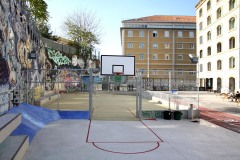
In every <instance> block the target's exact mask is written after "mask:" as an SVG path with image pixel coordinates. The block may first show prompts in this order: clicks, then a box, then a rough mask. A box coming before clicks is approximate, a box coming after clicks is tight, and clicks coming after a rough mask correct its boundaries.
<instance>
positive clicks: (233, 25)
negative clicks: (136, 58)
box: [229, 17, 235, 30]
mask: <svg viewBox="0 0 240 160" xmlns="http://www.w3.org/2000/svg"><path fill="white" fill-rule="evenodd" d="M234 27H235V18H234V17H232V18H231V19H230V20H229V30H231V29H233V28H234Z"/></svg>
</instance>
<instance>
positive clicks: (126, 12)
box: [45, 0, 199, 55]
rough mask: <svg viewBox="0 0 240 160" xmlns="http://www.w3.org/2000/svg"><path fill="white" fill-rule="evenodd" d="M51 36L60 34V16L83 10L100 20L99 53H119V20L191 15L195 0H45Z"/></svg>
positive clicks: (61, 32) (61, 21)
mask: <svg viewBox="0 0 240 160" xmlns="http://www.w3.org/2000/svg"><path fill="white" fill-rule="evenodd" d="M45 2H46V3H47V4H48V11H49V14H50V19H49V23H50V25H51V30H52V31H53V34H54V35H58V36H61V37H66V36H65V35H63V31H62V27H61V26H62V24H63V22H64V19H65V18H66V17H67V16H68V15H71V14H72V13H73V12H74V11H77V10H80V9H84V10H87V11H89V12H91V13H93V14H94V15H95V18H96V19H100V25H101V27H102V35H101V37H100V38H101V42H100V45H98V46H97V48H99V50H100V54H101V55H121V54H122V53H121V52H122V50H121V37H120V27H121V25H122V24H121V21H123V20H127V19H133V18H140V17H146V16H152V15H186V16H195V15H196V11H195V5H196V4H197V3H198V2H199V0H45Z"/></svg>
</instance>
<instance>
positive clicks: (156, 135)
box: [141, 121, 164, 142]
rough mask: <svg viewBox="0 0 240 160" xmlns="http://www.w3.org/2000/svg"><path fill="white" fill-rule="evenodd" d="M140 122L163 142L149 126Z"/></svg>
mask: <svg viewBox="0 0 240 160" xmlns="http://www.w3.org/2000/svg"><path fill="white" fill-rule="evenodd" d="M141 123H142V124H143V125H144V126H145V127H147V128H148V129H149V130H150V131H151V132H152V133H153V134H154V135H155V136H156V137H157V138H158V139H159V140H160V141H161V142H164V141H163V140H162V139H161V138H160V137H159V136H158V135H157V134H156V133H155V132H154V131H153V130H152V129H151V128H149V127H148V126H147V125H146V124H145V123H143V122H142V121H141Z"/></svg>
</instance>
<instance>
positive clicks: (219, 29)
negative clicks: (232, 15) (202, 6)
mask: <svg viewBox="0 0 240 160" xmlns="http://www.w3.org/2000/svg"><path fill="white" fill-rule="evenodd" d="M220 35H222V26H221V25H218V26H217V36H220Z"/></svg>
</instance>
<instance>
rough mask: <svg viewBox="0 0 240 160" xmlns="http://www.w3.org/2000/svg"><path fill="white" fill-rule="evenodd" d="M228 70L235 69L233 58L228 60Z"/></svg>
mask: <svg viewBox="0 0 240 160" xmlns="http://www.w3.org/2000/svg"><path fill="white" fill-rule="evenodd" d="M229 68H230V69H232V68H235V58H234V57H230V58H229Z"/></svg>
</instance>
